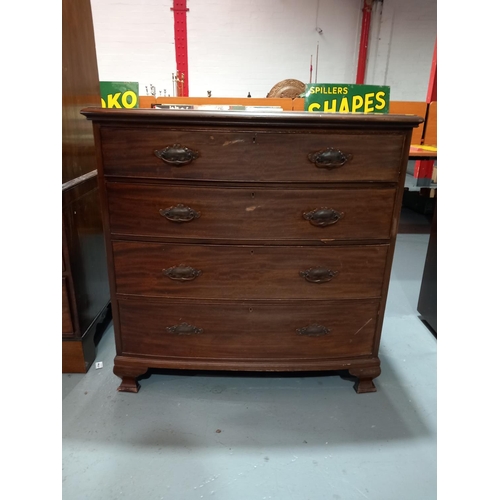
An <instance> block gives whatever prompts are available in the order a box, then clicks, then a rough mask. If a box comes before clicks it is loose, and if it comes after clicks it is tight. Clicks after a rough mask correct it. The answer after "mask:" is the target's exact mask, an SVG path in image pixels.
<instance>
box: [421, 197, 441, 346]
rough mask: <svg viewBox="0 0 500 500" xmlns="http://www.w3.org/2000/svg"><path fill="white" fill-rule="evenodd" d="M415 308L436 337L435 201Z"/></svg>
mask: <svg viewBox="0 0 500 500" xmlns="http://www.w3.org/2000/svg"><path fill="white" fill-rule="evenodd" d="M436 201H437V199H436ZM417 310H418V312H419V313H420V315H421V317H422V320H423V321H425V322H426V323H427V324H428V325H429V326H430V327H431V329H432V330H433V333H434V335H435V336H436V337H437V203H436V204H435V205H434V213H433V216H432V225H431V234H430V237H429V244H428V246H427V254H426V257H425V264H424V272H423V275H422V284H421V286H420V294H419V296H418V306H417Z"/></svg>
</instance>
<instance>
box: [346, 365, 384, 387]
mask: <svg viewBox="0 0 500 500" xmlns="http://www.w3.org/2000/svg"><path fill="white" fill-rule="evenodd" d="M349 373H350V374H351V375H352V376H353V377H356V378H357V380H356V383H355V384H354V390H355V391H356V392H357V393H358V394H363V393H365V392H377V388H376V387H375V384H374V383H373V379H374V378H376V377H378V376H379V375H380V366H370V367H367V368H364V367H363V368H352V369H350V370H349Z"/></svg>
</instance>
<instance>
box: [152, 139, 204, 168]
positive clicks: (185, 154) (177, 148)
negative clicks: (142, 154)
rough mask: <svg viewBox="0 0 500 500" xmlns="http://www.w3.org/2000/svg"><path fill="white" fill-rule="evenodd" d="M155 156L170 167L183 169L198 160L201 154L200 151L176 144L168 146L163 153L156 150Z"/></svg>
mask: <svg viewBox="0 0 500 500" xmlns="http://www.w3.org/2000/svg"><path fill="white" fill-rule="evenodd" d="M154 153H155V155H156V156H157V157H158V158H160V159H161V160H163V161H164V162H165V163H168V164H169V165H173V166H174V167H182V166H183V165H187V164H188V163H191V162H192V161H193V160H196V158H198V156H200V154H199V153H198V151H194V150H192V149H189V148H186V147H184V146H181V145H180V144H174V145H173V146H167V147H166V148H164V149H162V150H161V151H158V150H155V152H154Z"/></svg>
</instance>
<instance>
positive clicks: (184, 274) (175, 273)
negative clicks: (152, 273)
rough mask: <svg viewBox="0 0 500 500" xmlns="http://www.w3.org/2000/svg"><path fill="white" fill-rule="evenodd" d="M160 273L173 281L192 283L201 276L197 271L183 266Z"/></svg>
mask: <svg viewBox="0 0 500 500" xmlns="http://www.w3.org/2000/svg"><path fill="white" fill-rule="evenodd" d="M162 272H163V274H164V275H165V276H167V277H168V278H170V279H171V280H174V281H192V280H194V279H196V278H197V277H198V276H201V274H202V272H201V271H200V270H199V269H194V268H192V267H189V266H185V265H184V264H181V265H180V266H174V267H169V268H168V269H163V271H162Z"/></svg>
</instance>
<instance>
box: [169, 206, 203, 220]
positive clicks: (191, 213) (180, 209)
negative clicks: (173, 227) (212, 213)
mask: <svg viewBox="0 0 500 500" xmlns="http://www.w3.org/2000/svg"><path fill="white" fill-rule="evenodd" d="M160 214H161V215H162V216H163V217H165V219H167V220H169V221H171V222H190V221H192V220H194V219H198V218H199V217H200V212H197V211H196V210H193V209H192V208H190V207H186V206H184V205H183V204H182V203H179V204H178V205H177V206H176V207H168V208H165V209H163V210H160Z"/></svg>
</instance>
